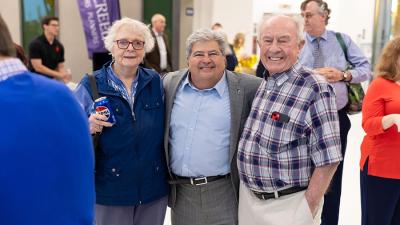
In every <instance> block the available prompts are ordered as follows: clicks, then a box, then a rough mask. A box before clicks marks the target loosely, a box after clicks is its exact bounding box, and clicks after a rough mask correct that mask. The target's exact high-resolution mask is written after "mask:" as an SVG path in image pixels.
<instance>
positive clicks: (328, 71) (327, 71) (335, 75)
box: [314, 67, 343, 83]
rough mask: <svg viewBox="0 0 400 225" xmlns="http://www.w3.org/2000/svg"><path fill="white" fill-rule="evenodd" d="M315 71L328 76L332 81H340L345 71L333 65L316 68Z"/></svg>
mask: <svg viewBox="0 0 400 225" xmlns="http://www.w3.org/2000/svg"><path fill="white" fill-rule="evenodd" d="M314 71H315V72H316V73H318V74H320V75H322V76H324V77H325V78H326V80H327V81H328V82H330V83H333V82H338V81H341V80H342V79H343V72H342V71H340V70H338V69H336V68H333V67H323V68H318V69H314Z"/></svg>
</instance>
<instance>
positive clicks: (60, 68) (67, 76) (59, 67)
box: [57, 62, 72, 83]
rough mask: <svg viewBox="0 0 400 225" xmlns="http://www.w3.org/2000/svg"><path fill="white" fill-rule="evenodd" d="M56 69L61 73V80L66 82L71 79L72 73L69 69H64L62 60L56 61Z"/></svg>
mask: <svg viewBox="0 0 400 225" xmlns="http://www.w3.org/2000/svg"><path fill="white" fill-rule="evenodd" d="M57 71H59V72H61V73H62V74H63V76H64V77H63V78H62V81H64V83H68V82H70V81H71V80H72V75H71V72H70V71H67V70H66V69H65V64H64V62H61V63H58V65H57Z"/></svg>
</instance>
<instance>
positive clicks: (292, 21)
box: [258, 15, 304, 43]
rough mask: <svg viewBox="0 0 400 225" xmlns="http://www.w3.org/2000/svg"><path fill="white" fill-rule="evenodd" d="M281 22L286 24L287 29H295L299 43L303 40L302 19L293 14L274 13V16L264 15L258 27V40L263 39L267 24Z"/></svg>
mask: <svg viewBox="0 0 400 225" xmlns="http://www.w3.org/2000/svg"><path fill="white" fill-rule="evenodd" d="M275 23H278V24H281V25H282V26H285V27H286V29H287V30H290V31H293V32H294V33H295V38H296V39H297V41H298V43H300V42H301V41H303V39H304V38H303V25H302V23H301V20H300V19H299V18H297V17H293V16H286V15H274V16H272V17H264V18H263V19H262V20H261V22H260V25H259V27H258V28H259V29H258V40H259V41H260V40H261V37H262V36H261V35H262V30H263V28H264V27H265V26H268V25H271V24H275Z"/></svg>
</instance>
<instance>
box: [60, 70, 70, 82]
mask: <svg viewBox="0 0 400 225" xmlns="http://www.w3.org/2000/svg"><path fill="white" fill-rule="evenodd" d="M57 79H58V80H61V81H63V82H64V83H68V82H70V81H71V80H72V75H71V73H69V72H68V71H61V72H59V76H58V78H57Z"/></svg>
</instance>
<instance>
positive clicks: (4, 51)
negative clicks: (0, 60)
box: [0, 15, 15, 57]
mask: <svg viewBox="0 0 400 225" xmlns="http://www.w3.org/2000/svg"><path fill="white" fill-rule="evenodd" d="M0 55H1V56H9V57H15V47H14V43H13V42H12V39H11V34H10V31H9V30H8V27H7V25H6V23H5V22H4V20H3V18H2V17H1V15H0Z"/></svg>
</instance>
